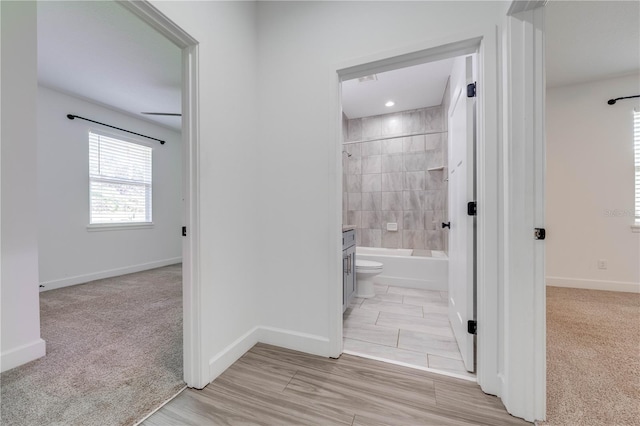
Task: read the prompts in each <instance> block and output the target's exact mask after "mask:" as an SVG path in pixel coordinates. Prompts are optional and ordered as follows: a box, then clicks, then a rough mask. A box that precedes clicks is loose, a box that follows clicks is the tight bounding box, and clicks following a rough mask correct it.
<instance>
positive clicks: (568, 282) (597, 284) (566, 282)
mask: <svg viewBox="0 0 640 426" xmlns="http://www.w3.org/2000/svg"><path fill="white" fill-rule="evenodd" d="M546 282H547V285H548V286H551V287H570V288H583V289H586V290H605V291H621V292H626V293H640V283H634V282H624V281H600V280H587V279H582V278H565V277H546Z"/></svg>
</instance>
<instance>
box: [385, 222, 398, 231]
mask: <svg viewBox="0 0 640 426" xmlns="http://www.w3.org/2000/svg"><path fill="white" fill-rule="evenodd" d="M397 230H398V224H397V223H387V231H397Z"/></svg>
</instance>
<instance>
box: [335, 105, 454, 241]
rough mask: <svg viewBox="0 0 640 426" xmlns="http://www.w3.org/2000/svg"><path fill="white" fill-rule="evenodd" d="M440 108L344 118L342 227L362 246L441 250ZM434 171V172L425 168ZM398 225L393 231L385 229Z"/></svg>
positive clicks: (443, 121)
mask: <svg viewBox="0 0 640 426" xmlns="http://www.w3.org/2000/svg"><path fill="white" fill-rule="evenodd" d="M443 111H444V108H443V107H442V106H437V107H432V108H424V109H419V110H412V111H405V112H400V113H394V114H386V115H379V116H374V117H364V118H358V119H351V120H346V119H345V120H344V123H343V124H344V125H343V130H344V132H345V144H344V145H343V148H344V150H345V151H347V152H348V153H350V154H351V157H347V155H346V154H344V155H343V167H344V176H343V177H344V178H345V179H343V223H344V224H350V225H355V226H356V238H357V241H356V243H357V245H360V246H364V247H385V248H414V249H431V250H443V249H445V246H444V237H443V231H442V228H441V223H442V222H443V219H444V218H445V211H446V190H447V185H446V182H445V181H444V178H445V177H446V169H445V170H443V169H442V167H444V166H445V165H446V164H445V163H446V160H447V158H446V145H447V129H446V116H445V114H444V113H443ZM430 169H438V170H430ZM388 223H397V224H398V230H397V231H389V230H387V224H388Z"/></svg>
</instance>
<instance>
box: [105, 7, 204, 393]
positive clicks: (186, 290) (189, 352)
mask: <svg viewBox="0 0 640 426" xmlns="http://www.w3.org/2000/svg"><path fill="white" fill-rule="evenodd" d="M116 1H117V3H119V4H121V5H122V6H124V7H125V8H126V9H127V10H129V11H130V12H132V13H133V14H134V15H136V16H138V17H139V18H140V19H141V20H142V21H143V22H145V23H146V24H148V25H149V26H150V27H152V28H154V29H155V30H156V31H158V32H159V33H160V34H162V35H163V36H165V37H166V38H167V39H168V40H170V41H171V42H173V43H174V44H175V45H176V46H178V47H179V48H180V49H181V50H182V190H183V197H184V205H183V224H184V225H185V226H186V227H187V235H186V236H185V237H183V239H182V309H183V311H182V315H183V345H182V347H183V360H184V381H185V382H186V383H187V386H189V387H195V388H200V389H201V388H203V387H205V386H206V385H207V384H208V383H209V380H208V377H206V369H205V368H203V359H204V355H203V353H202V333H201V323H202V321H201V312H202V305H201V298H200V293H201V283H200V261H199V259H200V240H199V229H200V216H199V212H200V179H199V173H198V170H199V167H198V165H199V147H200V137H199V136H200V133H199V128H200V124H199V116H200V114H199V109H198V106H199V84H198V82H199V75H198V41H197V40H196V39H195V38H193V37H192V36H191V35H189V34H188V33H187V32H186V31H184V30H183V29H182V28H180V27H179V26H178V25H176V24H175V23H174V22H173V21H171V20H170V19H169V18H167V17H166V16H165V15H164V14H162V13H161V12H160V11H159V10H158V9H156V8H155V7H154V6H153V5H152V4H151V3H149V2H148V1H147V0H116ZM175 231H176V232H178V230H177V229H176V230H175Z"/></svg>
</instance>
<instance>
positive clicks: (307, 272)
mask: <svg viewBox="0 0 640 426" xmlns="http://www.w3.org/2000/svg"><path fill="white" fill-rule="evenodd" d="M499 6H500V5H499V4H498V3H492V2H451V3H449V2H259V4H258V10H259V24H260V30H259V58H260V60H259V64H260V73H259V75H260V80H259V90H260V92H259V93H260V95H259V105H260V116H259V123H260V125H259V134H260V137H261V144H260V146H259V149H260V159H261V161H260V165H259V166H260V176H261V179H260V191H259V194H260V195H259V196H260V198H259V200H260V206H261V212H260V213H261V214H260V217H259V221H260V228H259V229H260V233H261V234H260V235H261V246H260V247H261V265H262V268H261V271H262V273H263V279H262V280H261V286H260V289H259V291H260V300H261V306H262V307H263V308H262V321H263V324H265V325H268V326H271V327H275V328H278V329H283V330H289V331H291V332H298V333H307V334H310V335H311V336H308V337H310V339H309V340H313V341H314V342H321V341H322V339H326V338H328V336H329V333H330V332H329V327H330V324H331V319H330V318H329V315H330V311H329V298H330V297H331V293H330V288H331V287H332V286H338V285H339V283H337V282H335V281H336V278H335V277H334V276H333V275H332V273H331V271H332V270H333V269H335V267H334V265H335V263H336V262H338V260H336V258H335V257H334V256H333V253H332V252H330V250H329V248H330V247H331V244H332V243H333V239H334V238H336V235H337V233H339V232H340V229H338V227H335V228H332V227H331V220H330V215H331V214H332V212H331V210H330V209H331V207H330V204H329V202H330V200H331V199H332V197H333V196H334V192H335V191H337V188H336V187H335V186H334V183H335V182H339V180H338V179H339V176H337V173H338V172H337V171H336V168H337V161H338V160H336V159H335V158H334V157H333V152H334V151H333V150H332V149H330V146H331V145H330V144H332V143H337V134H338V130H339V129H336V125H337V124H338V123H337V118H336V117H334V116H333V115H332V111H333V110H332V108H333V104H332V103H333V102H335V98H334V94H333V92H332V86H331V83H332V80H331V79H332V70H333V72H334V73H335V70H336V69H339V68H340V67H341V64H344V63H345V61H351V60H354V59H356V58H366V57H370V56H371V55H374V54H378V53H379V52H384V51H390V50H395V49H398V48H401V47H409V46H416V45H417V44H418V43H420V42H425V41H429V40H441V39H442V38H446V37H451V36H454V35H457V34H460V33H465V32H466V31H467V30H468V29H469V28H470V27H473V28H477V27H478V26H484V27H486V26H489V25H492V24H494V25H495V24H497V23H498V22H499V18H498V11H499ZM490 77H494V76H490ZM336 149H337V148H336ZM338 158H339V157H338ZM337 208H338V209H339V206H338V207H337ZM338 264H339V263H338ZM332 268H333V269H332ZM311 346H312V345H311V343H310V344H309V345H307V348H311ZM325 346H326V345H325ZM316 347H317V348H318V347H319V348H320V349H316V350H317V351H318V352H319V353H323V351H322V350H321V349H324V350H325V351H324V353H325V354H326V353H328V352H329V351H328V349H327V348H326V347H324V348H323V347H322V345H321V344H318V345H316Z"/></svg>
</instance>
